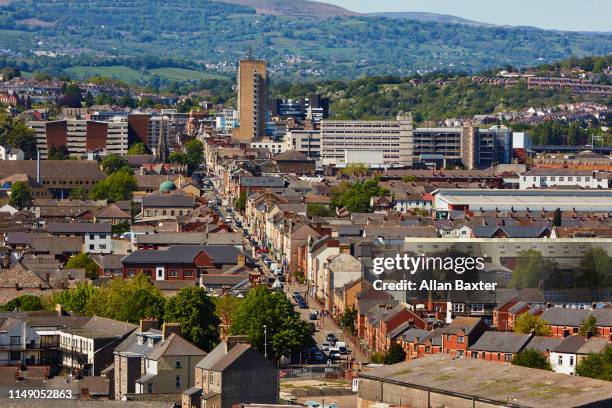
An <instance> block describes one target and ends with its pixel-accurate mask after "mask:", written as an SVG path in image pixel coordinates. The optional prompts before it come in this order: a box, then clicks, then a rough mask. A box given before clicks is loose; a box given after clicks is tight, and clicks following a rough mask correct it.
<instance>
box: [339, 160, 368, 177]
mask: <svg viewBox="0 0 612 408" xmlns="http://www.w3.org/2000/svg"><path fill="white" fill-rule="evenodd" d="M340 173H341V174H343V175H345V176H353V177H361V176H366V175H367V174H368V166H366V165H365V164H363V163H351V164H349V165H347V166H346V167H345V168H343V169H342V170H340Z"/></svg>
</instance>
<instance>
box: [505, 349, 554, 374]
mask: <svg viewBox="0 0 612 408" xmlns="http://www.w3.org/2000/svg"><path fill="white" fill-rule="evenodd" d="M512 364H513V365H517V366H521V367H529V368H539V369H541V370H549V371H550V370H552V367H551V366H550V363H549V362H548V358H546V356H545V355H544V354H542V353H540V352H539V351H538V350H534V349H527V350H523V351H521V352H520V353H518V354H517V355H515V356H514V358H513V359H512Z"/></svg>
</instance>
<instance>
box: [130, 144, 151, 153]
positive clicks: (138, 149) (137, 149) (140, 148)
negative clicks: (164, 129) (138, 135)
mask: <svg viewBox="0 0 612 408" xmlns="http://www.w3.org/2000/svg"><path fill="white" fill-rule="evenodd" d="M146 153H147V148H146V147H145V145H144V143H142V142H138V143H134V144H133V145H131V146H130V148H129V149H128V155H130V156H134V155H137V154H146Z"/></svg>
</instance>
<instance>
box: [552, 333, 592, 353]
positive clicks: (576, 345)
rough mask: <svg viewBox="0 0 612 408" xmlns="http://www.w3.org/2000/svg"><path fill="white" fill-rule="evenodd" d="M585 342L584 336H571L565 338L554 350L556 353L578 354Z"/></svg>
mask: <svg viewBox="0 0 612 408" xmlns="http://www.w3.org/2000/svg"><path fill="white" fill-rule="evenodd" d="M585 342H586V337H584V336H569V337H566V338H564V339H563V341H562V342H561V344H559V345H558V346H557V347H555V349H554V350H553V351H554V352H555V353H568V354H576V353H577V352H578V349H580V347H582V346H583V345H584V343H585Z"/></svg>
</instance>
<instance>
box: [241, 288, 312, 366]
mask: <svg viewBox="0 0 612 408" xmlns="http://www.w3.org/2000/svg"><path fill="white" fill-rule="evenodd" d="M264 325H265V326H266V327H267V340H268V346H267V352H268V355H269V356H270V357H271V358H272V359H273V360H278V359H280V357H281V356H282V355H286V354H287V353H289V352H295V351H298V350H301V349H302V348H304V347H305V346H309V345H311V344H312V342H313V339H312V335H313V333H314V327H313V325H312V324H310V323H307V322H305V321H303V320H301V319H300V318H299V316H298V314H297V312H296V311H295V310H294V309H293V305H292V304H291V302H290V301H289V299H288V298H287V297H286V296H285V295H284V294H283V293H280V292H276V291H272V290H270V289H269V288H268V287H267V286H258V287H256V288H254V289H252V290H251V291H250V292H249V293H248V295H247V296H246V297H245V298H244V299H243V300H242V301H241V303H240V306H239V307H238V310H237V311H236V312H235V313H234V315H233V320H232V324H231V326H230V333H231V334H234V335H246V336H248V338H249V340H250V342H251V344H252V345H253V347H255V348H256V349H257V350H259V351H260V352H261V353H264V351H265V350H264V337H265V335H264Z"/></svg>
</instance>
